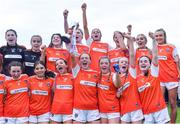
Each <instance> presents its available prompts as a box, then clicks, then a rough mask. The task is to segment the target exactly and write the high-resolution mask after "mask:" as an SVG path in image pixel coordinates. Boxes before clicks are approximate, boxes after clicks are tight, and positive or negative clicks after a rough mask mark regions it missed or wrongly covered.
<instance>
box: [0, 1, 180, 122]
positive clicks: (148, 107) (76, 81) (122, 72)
mask: <svg viewBox="0 0 180 124" xmlns="http://www.w3.org/2000/svg"><path fill="white" fill-rule="evenodd" d="M87 8H88V7H87V4H86V3H83V4H82V5H81V10H82V21H83V24H79V23H77V22H74V23H73V24H69V23H68V21H69V20H68V14H69V11H68V10H67V9H65V10H64V11H63V12H62V13H63V14H62V16H63V18H64V24H63V25H64V27H63V28H64V32H61V33H59V32H58V33H53V34H52V36H51V41H50V42H49V44H44V43H43V41H42V37H41V35H39V34H34V35H33V36H32V37H31V39H30V44H31V48H30V49H27V48H26V47H25V45H26V44H19V43H18V40H17V39H18V32H16V30H15V29H7V30H6V31H5V40H6V42H7V45H4V46H3V45H0V124H37V123H38V124H60V123H67V124H71V123H75V124H79V123H92V124H93V123H94V124H100V123H102V124H106V123H112V124H116V123H117V124H120V123H122V124H126V123H127V124H128V123H134V124H141V123H142V124H143V123H144V124H154V123H158V124H165V123H176V119H177V100H178V95H180V92H179V94H178V91H180V84H179V79H180V58H179V55H178V51H177V48H176V47H175V45H173V44H171V43H170V42H168V41H167V37H168V34H166V31H165V30H164V29H163V27H160V28H159V29H154V31H152V32H148V36H146V35H145V34H147V33H146V32H142V33H140V34H137V36H132V32H133V25H127V30H126V31H119V30H117V31H114V33H113V35H112V39H113V41H114V43H115V47H112V44H108V43H106V42H103V41H101V37H102V31H101V30H100V29H99V28H94V29H92V31H90V30H89V27H88V23H90V22H88V20H87V16H88V15H87V14H86V10H87ZM81 25H82V26H81ZM81 27H82V28H81ZM64 33H65V34H66V35H64V36H63V35H61V34H64ZM2 35H3V34H2ZM2 35H1V36H2ZM147 37H149V38H150V40H148V38H147ZM83 38H84V39H85V41H86V44H84V43H83V42H82V40H83ZM147 42H150V44H152V49H150V48H149V47H148V46H147ZM135 46H137V47H135ZM178 88H179V89H178ZM165 93H166V94H167V95H166V96H168V102H169V106H168V104H167V103H166V98H165V95H164V94H165ZM179 99H180V96H179ZM168 108H169V110H168Z"/></svg>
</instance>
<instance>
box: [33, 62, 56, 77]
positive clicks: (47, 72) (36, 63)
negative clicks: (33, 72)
mask: <svg viewBox="0 0 180 124" xmlns="http://www.w3.org/2000/svg"><path fill="white" fill-rule="evenodd" d="M39 64H41V65H43V66H44V67H45V68H46V65H45V63H44V62H43V61H36V62H35V64H34V69H35V67H36V66H37V65H39ZM44 76H45V79H47V78H49V77H52V78H54V77H55V74H54V72H52V71H47V70H46V71H45V75H44Z"/></svg>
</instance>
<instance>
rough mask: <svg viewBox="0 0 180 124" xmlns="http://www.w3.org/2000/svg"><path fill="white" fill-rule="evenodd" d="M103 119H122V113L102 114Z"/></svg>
mask: <svg viewBox="0 0 180 124" xmlns="http://www.w3.org/2000/svg"><path fill="white" fill-rule="evenodd" d="M100 117H101V118H106V119H114V118H120V113H119V112H115V113H100Z"/></svg>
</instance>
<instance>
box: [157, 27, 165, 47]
mask: <svg viewBox="0 0 180 124" xmlns="http://www.w3.org/2000/svg"><path fill="white" fill-rule="evenodd" d="M159 31H162V32H163V34H164V43H165V44H166V43H167V36H166V31H165V30H164V29H163V28H160V29H157V30H156V31H155V33H156V32H159Z"/></svg>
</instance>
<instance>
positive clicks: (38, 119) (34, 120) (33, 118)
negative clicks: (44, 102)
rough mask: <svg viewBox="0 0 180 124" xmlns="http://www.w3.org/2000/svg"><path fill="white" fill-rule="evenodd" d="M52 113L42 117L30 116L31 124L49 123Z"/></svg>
mask: <svg viewBox="0 0 180 124" xmlns="http://www.w3.org/2000/svg"><path fill="white" fill-rule="evenodd" d="M50 115H51V114H50V112H47V113H45V114H42V115H38V116H35V115H30V116H29V122H31V123H39V122H49V121H50Z"/></svg>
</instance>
